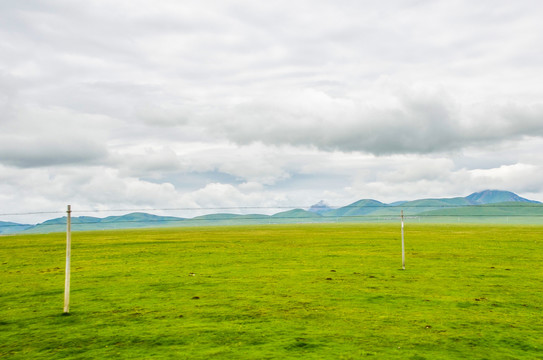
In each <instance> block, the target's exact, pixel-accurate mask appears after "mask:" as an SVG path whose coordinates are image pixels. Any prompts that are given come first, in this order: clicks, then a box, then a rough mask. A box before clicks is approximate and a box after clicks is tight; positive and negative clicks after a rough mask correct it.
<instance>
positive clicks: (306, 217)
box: [0, 190, 543, 234]
mask: <svg viewBox="0 0 543 360" xmlns="http://www.w3.org/2000/svg"><path fill="white" fill-rule="evenodd" d="M402 210H403V211H404V215H406V216H407V217H408V219H410V221H420V222H451V221H453V222H457V221H463V222H493V223H500V222H503V223H505V222H514V223H530V224H543V204H541V203H540V202H538V201H534V200H528V199H525V198H523V197H520V196H518V195H517V194H515V193H512V192H510V191H500V190H485V191H481V192H476V193H473V194H471V195H468V196H466V197H454V198H438V199H420V200H413V201H399V202H395V203H391V204H385V203H382V202H380V201H377V200H373V199H363V200H359V201H356V202H354V203H352V204H349V205H347V206H343V207H340V208H332V207H330V206H329V205H327V204H326V203H325V202H324V201H319V202H318V203H316V204H315V205H313V206H311V207H310V208H309V209H308V210H303V209H292V210H288V211H282V212H279V213H277V214H274V215H262V214H249V215H240V214H224V213H218V214H208V215H202V216H197V217H194V218H192V219H186V218H179V217H172V216H158V215H152V214H147V213H141V212H136V213H131V214H126V215H122V216H108V217H106V218H98V217H91V216H80V217H73V218H72V230H74V231H83V230H89V231H93V230H108V229H128V228H156V227H172V226H177V227H183V226H209V225H217V226H218V225H221V226H222V225H258V224H288V223H315V222H381V221H397V219H398V217H399V215H400V212H401V211H402ZM64 231H66V217H61V218H56V219H51V220H47V221H45V222H43V223H41V224H37V225H25V224H17V223H12V222H0V234H13V233H21V232H24V233H50V232H64Z"/></svg>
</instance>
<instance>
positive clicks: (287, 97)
mask: <svg viewBox="0 0 543 360" xmlns="http://www.w3.org/2000/svg"><path fill="white" fill-rule="evenodd" d="M542 17H543V6H541V4H540V2H538V1H535V0H522V1H516V2H510V1H505V0H503V1H502V0H498V1H492V2H488V1H482V2H477V3H474V2H468V1H455V2H450V1H418V0H417V1H404V0H397V1H396V0H393V1H386V2H381V3H376V2H371V1H343V2H339V3H332V2H326V1H305V0H304V1H298V2H294V3H293V2H291V1H290V2H287V1H283V0H281V1H276V2H268V3H262V2H250V1H237V0H232V1H214V0H203V1H185V2H183V4H181V3H179V2H177V1H173V0H172V1H161V2H152V1H149V0H138V1H116V2H108V3H105V2H103V1H98V0H91V1H87V2H85V3H78V4H74V3H70V2H65V1H56V0H51V1H46V2H43V1H24V2H3V3H1V5H0V111H1V112H2V116H0V169H1V170H2V173H3V174H0V177H1V178H2V179H3V181H4V182H3V183H2V184H1V185H0V199H2V202H1V204H2V205H1V207H4V208H13V209H21V210H23V211H24V210H42V209H48V208H50V207H52V208H58V207H60V208H62V209H63V208H64V207H65V203H66V202H72V203H73V204H74V205H75V206H77V207H79V208H84V207H87V208H89V207H91V208H92V207H98V208H104V209H105V208H108V209H112V208H119V207H120V206H123V207H125V206H129V207H133V206H135V207H160V208H163V207H168V206H178V204H180V203H181V204H182V205H186V206H189V207H191V206H194V207H201V206H211V207H213V206H220V205H227V206H234V205H235V206H246V205H252V204H265V206H280V205H294V204H304V205H310V204H312V203H315V202H317V201H318V200H320V199H324V200H326V201H328V202H329V203H331V204H337V205H341V204H342V203H344V202H350V201H355V200H358V199H360V198H363V197H372V198H376V199H378V200H383V201H394V200H398V199H406V198H416V197H425V196H455V195H467V194H469V193H470V192H472V191H475V190H481V189H484V188H486V187H494V188H504V189H507V190H514V191H518V192H521V195H522V194H524V193H526V194H530V195H531V196H533V197H535V198H537V199H538V200H543V189H542V188H541V187H540V186H539V183H540V181H539V180H540V179H539V178H540V177H539V173H541V171H540V170H541V167H542V166H543V163H542V161H541V159H540V156H538V155H539V154H540V153H541V151H543V139H542V138H543V122H542V121H541V118H542V116H543V103H542V102H541V98H542V90H541V85H540V84H541V83H543V71H541V64H542V62H541V60H542V58H541V52H540V51H539V50H538V49H539V48H540V44H541V43H542V41H543V39H542V35H541V34H543V25H542V23H541V18H542ZM17 199H19V201H18V202H17V201H16V200H17ZM6 212H11V211H6Z"/></svg>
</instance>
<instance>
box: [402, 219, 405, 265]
mask: <svg viewBox="0 0 543 360" xmlns="http://www.w3.org/2000/svg"><path fill="white" fill-rule="evenodd" d="M401 217H402V269H403V270H405V244H404V235H403V228H404V225H403V210H402V216H401Z"/></svg>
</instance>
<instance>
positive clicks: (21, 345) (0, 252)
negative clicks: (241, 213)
mask: <svg viewBox="0 0 543 360" xmlns="http://www.w3.org/2000/svg"><path fill="white" fill-rule="evenodd" d="M64 241H65V238H64V234H62V233H59V234H47V235H19V236H6V237H0V281H1V288H0V358H5V359H104V358H115V359H149V358H153V359H289V358H293V359H294V358H303V359H359V358H374V359H419V360H420V359H543V321H542V320H541V319H542V317H541V315H542V313H541V311H542V308H543V302H542V300H541V299H542V298H541V289H543V277H542V275H543V271H542V269H543V265H542V264H543V227H541V226H518V225H517V226H490V225H471V226H467V225H419V224H407V226H406V250H407V252H406V254H407V269H406V270H400V268H401V256H400V232H399V226H398V225H397V224H396V225H371V224H358V225H354V224H351V225H349V224H335V225H324V224H320V225H271V226H251V227H205V228H182V229H172V228H167V229H160V230H158V229H157V230H117V231H97V232H78V233H74V234H73V240H72V241H73V247H72V293H71V314H70V315H69V316H62V302H63V288H64V269H63V268H64V255H65V248H64V246H65V245H64Z"/></svg>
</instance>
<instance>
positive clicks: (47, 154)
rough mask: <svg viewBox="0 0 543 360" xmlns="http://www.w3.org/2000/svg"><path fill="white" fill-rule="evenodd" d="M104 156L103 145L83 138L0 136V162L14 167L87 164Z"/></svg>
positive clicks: (105, 153)
mask: <svg viewBox="0 0 543 360" xmlns="http://www.w3.org/2000/svg"><path fill="white" fill-rule="evenodd" d="M106 156H107V150H106V148H105V147H104V146H102V145H101V144H97V143H95V142H93V141H90V140H87V139H85V138H79V139H73V138H72V139H70V138H63V137H62V136H59V137H58V138H57V139H40V138H28V137H15V136H1V137H0V163H3V164H6V165H11V166H16V167H22V168H26V167H43V166H52V165H84V164H86V165H88V164H91V163H95V162H97V161H99V160H103V159H105V158H106Z"/></svg>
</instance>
